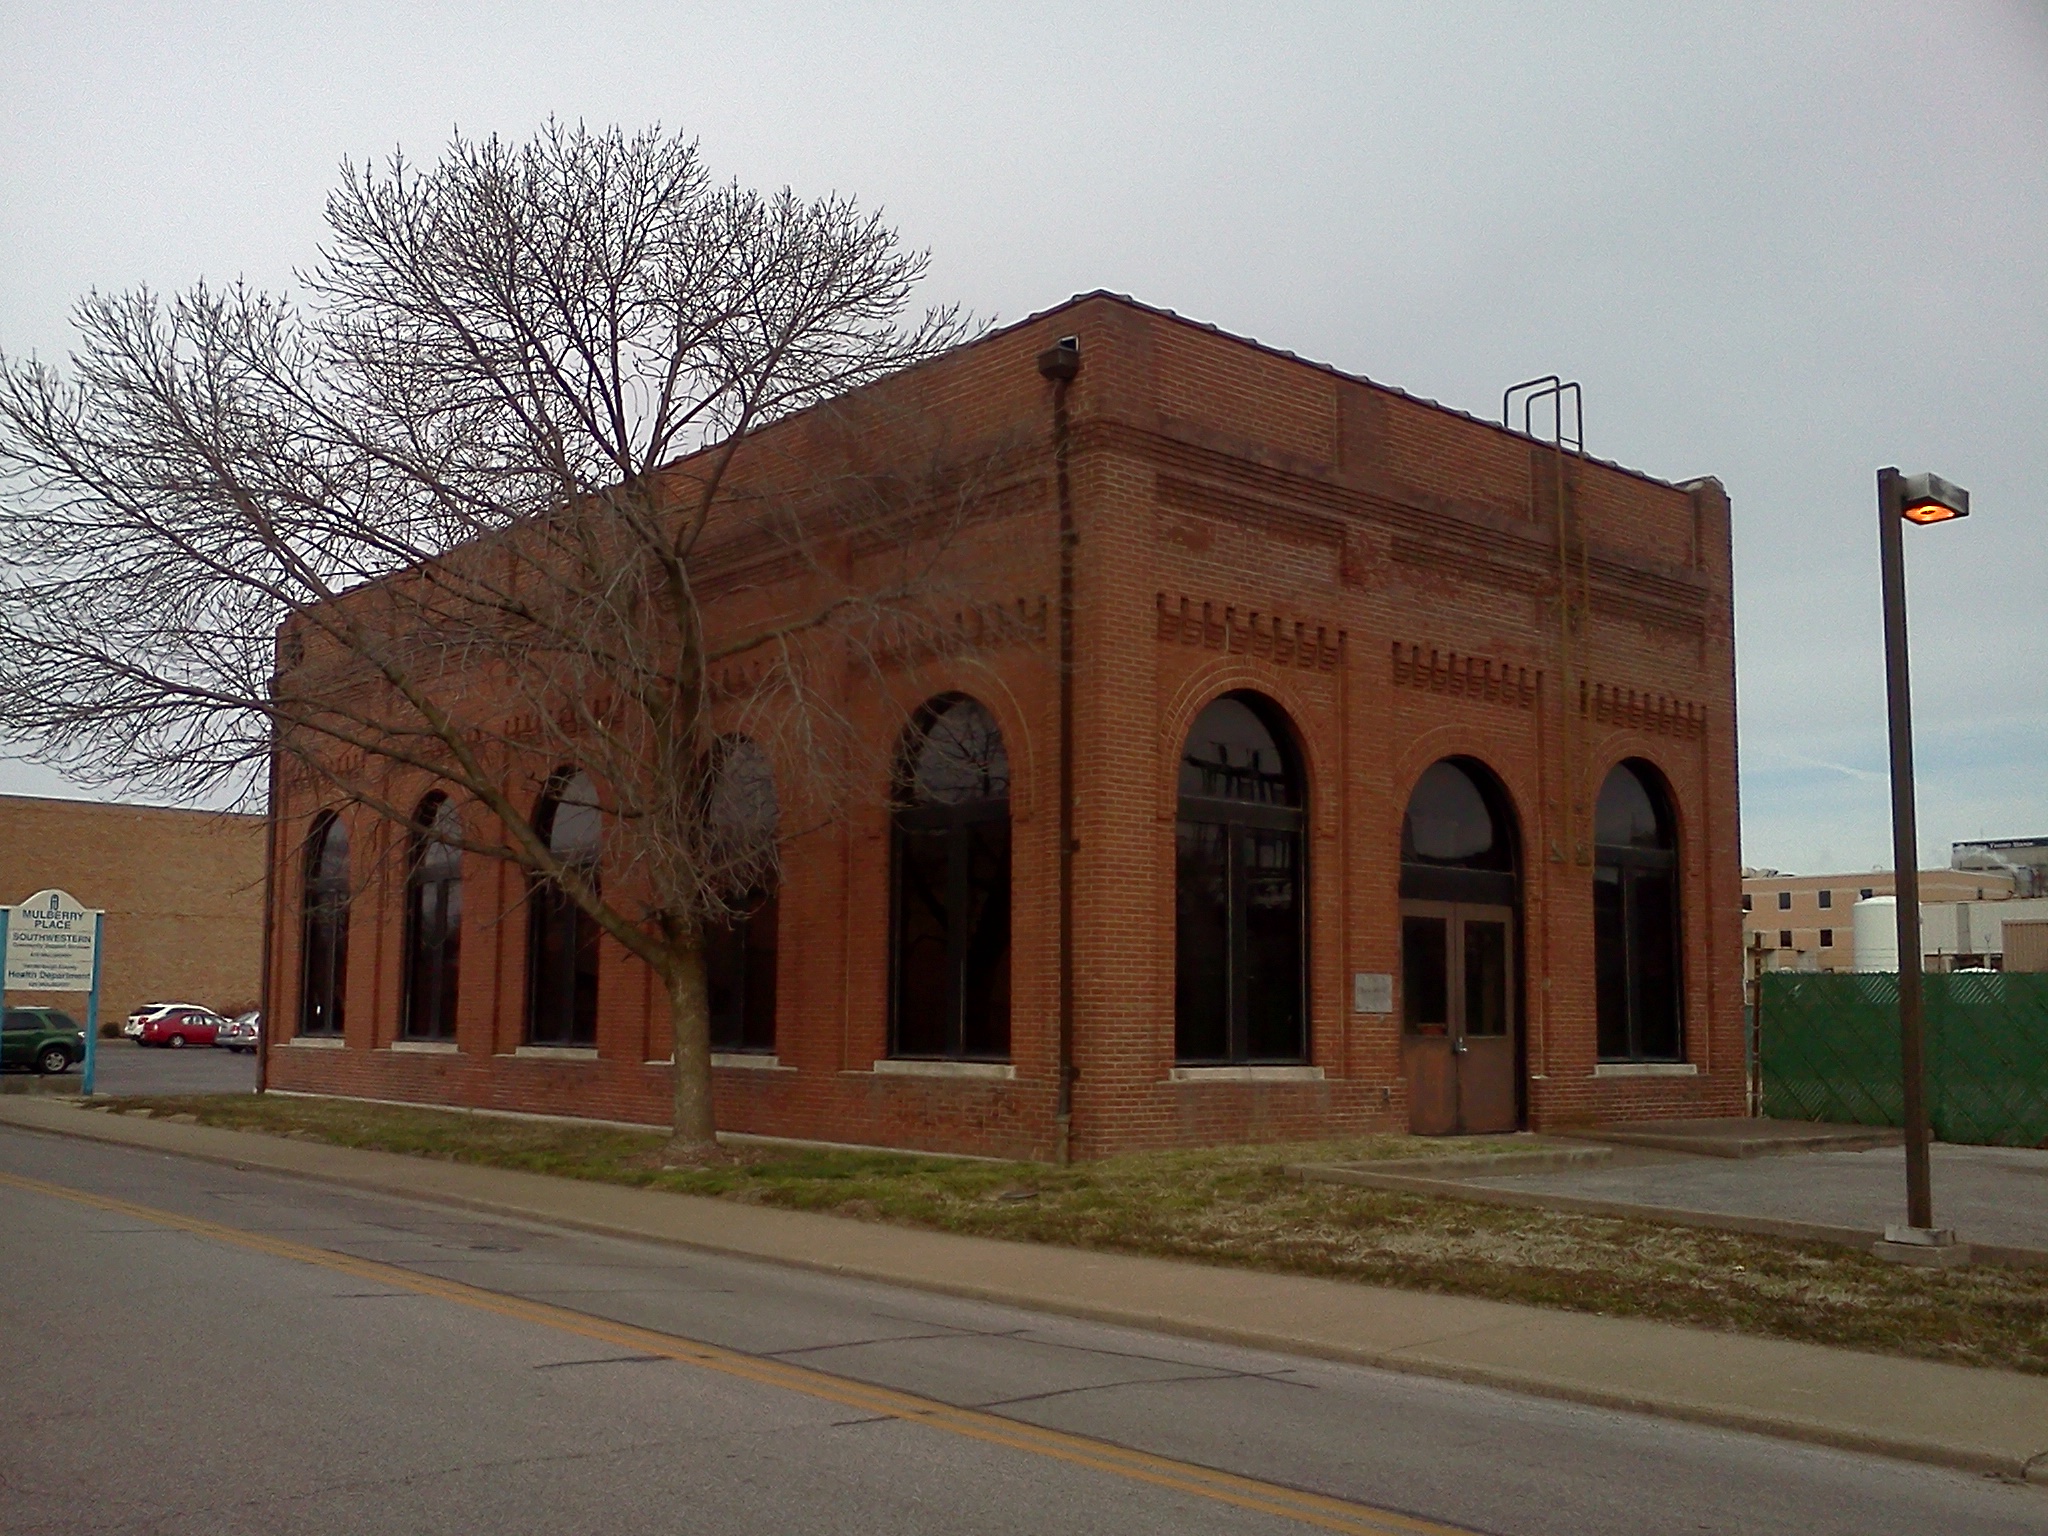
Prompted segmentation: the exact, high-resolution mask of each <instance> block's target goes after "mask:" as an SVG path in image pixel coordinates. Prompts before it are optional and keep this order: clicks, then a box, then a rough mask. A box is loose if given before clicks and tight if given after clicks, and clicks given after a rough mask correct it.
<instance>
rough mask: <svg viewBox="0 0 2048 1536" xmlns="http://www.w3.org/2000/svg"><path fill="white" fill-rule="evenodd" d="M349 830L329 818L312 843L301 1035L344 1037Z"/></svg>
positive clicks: (303, 924)
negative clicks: (341, 1035) (342, 1035)
mask: <svg viewBox="0 0 2048 1536" xmlns="http://www.w3.org/2000/svg"><path fill="white" fill-rule="evenodd" d="M348 899H349V873H348V827H347V826H346V825H345V824H344V823H343V822H342V820H341V818H340V817H338V816H336V815H334V814H333V813H332V812H328V813H326V814H323V815H322V816H321V817H320V819H319V820H318V821H317V822H315V823H314V825H313V835H312V836H311V837H309V838H307V840H306V865H305V895H304V900H303V902H302V904H301V907H300V922H299V934H300V944H299V1033H300V1034H302V1035H339V1034H340V1033H341V1032H342V1026H343V1023H344V1020H343V1004H344V1003H345V1002H346V1001H347V993H348Z"/></svg>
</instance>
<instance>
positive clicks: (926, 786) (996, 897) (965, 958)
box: [890, 694, 1010, 1061]
mask: <svg viewBox="0 0 2048 1536" xmlns="http://www.w3.org/2000/svg"><path fill="white" fill-rule="evenodd" d="M896 799H897V809H896V813H895V860H894V870H893V874H894V879H893V882H892V884H893V886H894V891H893V907H894V914H893V915H894V921H895V965H894V976H893V980H894V991H895V999H894V1003H895V1006H894V1008H893V1010H892V1019H893V1025H894V1030H893V1034H894V1038H893V1039H892V1040H891V1041H890V1051H891V1053H892V1054H894V1055H897V1056H926V1057H957V1058H963V1059H967V1060H980V1061H1007V1060H1008V1059H1009V1055H1010V757H1009V753H1008V752H1007V751H1005V750H1004V747H1003V733H1002V732H1001V731H1000V730H999V729H997V727H996V722H995V719H994V717H993V716H991V715H990V714H989V712H988V711H987V710H986V709H985V708H983V707H982V706H981V705H980V704H979V703H977V702H976V701H975V700H973V699H970V698H966V697H964V696H962V695H959V694H954V695H951V696H949V697H945V698H938V699H934V700H932V701H931V702H930V703H928V704H926V705H925V706H924V708H923V709H921V710H919V711H918V717H917V720H916V722H915V723H914V724H913V726H912V729H911V733H910V738H909V741H908V742H907V744H906V746H905V750H904V755H903V761H902V766H901V768H900V770H899V772H898V776H897V787H896Z"/></svg>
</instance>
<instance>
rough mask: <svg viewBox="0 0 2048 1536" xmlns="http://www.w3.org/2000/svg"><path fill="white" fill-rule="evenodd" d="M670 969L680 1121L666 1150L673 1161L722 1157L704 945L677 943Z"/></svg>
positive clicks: (671, 1026)
mask: <svg viewBox="0 0 2048 1536" xmlns="http://www.w3.org/2000/svg"><path fill="white" fill-rule="evenodd" d="M674 956H675V958H674V963H673V964H671V965H670V966H669V968H668V971H667V975H666V978H665V979H666V981H667V984H668V1023H669V1035H670V1039H671V1040H672V1041H673V1042H674V1047H675V1087H676V1102H675V1122H674V1125H673V1127H672V1129H671V1132H670V1136H669V1143H668V1147H667V1149H666V1161H668V1162H671V1163H707V1162H720V1161H723V1159H724V1156H725V1154H724V1153H723V1152H722V1151H720V1149H719V1146H718V1117H717V1114H716V1112H715V1111H714V1109H713V1107H712V1103H711V1001H710V994H709V991H708V990H707V988H706V986H705V977H704V945H703V942H702V941H701V940H700V939H695V938H693V939H692V940H690V941H686V942H685V943H683V944H680V945H678V946H677V948H676V950H675V951H674Z"/></svg>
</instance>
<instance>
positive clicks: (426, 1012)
mask: <svg viewBox="0 0 2048 1536" xmlns="http://www.w3.org/2000/svg"><path fill="white" fill-rule="evenodd" d="M461 837H462V814H461V813H460V812H459V811H457V810H456V808H455V802H454V801H452V800H450V799H449V798H448V797H447V796H446V795H434V796H431V797H429V798H428V799H427V801H426V802H425V803H424V804H422V805H421V806H420V809H419V812H418V814H417V815H415V816H414V818H413V831H412V850H411V859H410V862H409V865H408V867H407V871H406V882H405V1018H404V1034H405V1038H407V1039H408V1040H453V1039H454V1038H455V998H456V993H457V990H458V988H459V987H460V984H461V976H462V850H461V848H459V847H457V846H456V844H457V842H459V840H460V839H461Z"/></svg>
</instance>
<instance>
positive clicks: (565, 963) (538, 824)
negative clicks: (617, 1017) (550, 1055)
mask: <svg viewBox="0 0 2048 1536" xmlns="http://www.w3.org/2000/svg"><path fill="white" fill-rule="evenodd" d="M533 829H534V831H536V832H538V833H539V834H540V835H541V837H542V838H543V839H545V840H546V842H547V845H548V849H549V851H550V852H552V853H553V854H554V856H555V857H556V858H557V859H559V860H560V861H561V862H562V863H564V864H566V865H570V866H572V867H574V868H576V869H578V870H580V871H582V873H583V878H584V879H585V880H587V881H589V882H590V883H591V884H593V885H595V884H596V883H597V859H598V852H599V847H600V843H601V836H600V834H601V830H602V824H601V822H600V820H599V813H598V808H597V791H596V789H595V787H593V786H592V784H591V782H590V775H589V774H587V773H584V772H582V771H581V770H579V769H572V768H563V769H560V770H558V771H557V772H556V774H555V776H554V777H553V778H552V779H550V780H549V781H548V787H547V788H546V789H545V790H543V791H542V792H541V797H540V803H539V804H538V805H536V806H535V807H534V812H533ZM527 905H528V908H529V914H528V918H527V939H526V999H527V1001H526V1039H527V1043H528V1044H530V1045H595V1044H596V1043H597V935H598V927H597V919H595V918H593V917H592V916H591V915H590V914H589V913H587V912H585V911H584V910H583V909H582V908H581V907H579V906H577V905H576V903H575V902H574V901H572V900H570V898H569V893H568V892H567V891H565V890H563V889H562V887H561V886H560V885H559V884H557V883H556V882H555V881H553V880H541V879H536V880H535V881H534V882H533V884H532V886H531V888H530V890H529V894H528V896H527Z"/></svg>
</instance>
